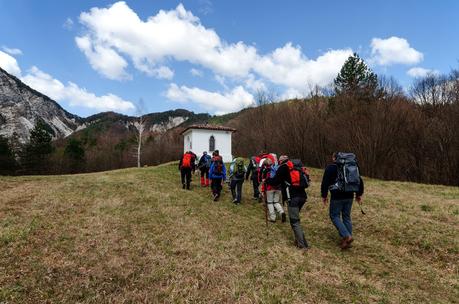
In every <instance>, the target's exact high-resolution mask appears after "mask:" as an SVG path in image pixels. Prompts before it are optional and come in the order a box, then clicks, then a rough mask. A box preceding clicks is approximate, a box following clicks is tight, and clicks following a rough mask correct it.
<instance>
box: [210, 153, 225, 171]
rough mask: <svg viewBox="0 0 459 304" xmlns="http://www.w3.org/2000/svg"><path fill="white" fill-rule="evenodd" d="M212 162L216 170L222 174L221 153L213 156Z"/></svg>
mask: <svg viewBox="0 0 459 304" xmlns="http://www.w3.org/2000/svg"><path fill="white" fill-rule="evenodd" d="M212 163H213V164H214V172H215V173H217V174H222V172H223V158H222V157H221V156H220V155H216V156H214V157H212Z"/></svg>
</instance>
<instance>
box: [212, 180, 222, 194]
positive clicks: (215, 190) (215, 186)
mask: <svg viewBox="0 0 459 304" xmlns="http://www.w3.org/2000/svg"><path fill="white" fill-rule="evenodd" d="M210 188H211V189H212V194H218V195H220V193H221V192H222V188H223V187H222V179H221V178H214V179H212V180H211V182H210Z"/></svg>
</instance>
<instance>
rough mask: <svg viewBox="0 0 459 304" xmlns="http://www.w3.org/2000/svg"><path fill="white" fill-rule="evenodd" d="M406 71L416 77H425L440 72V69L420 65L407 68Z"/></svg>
mask: <svg viewBox="0 0 459 304" xmlns="http://www.w3.org/2000/svg"><path fill="white" fill-rule="evenodd" d="M406 73H407V74H408V75H409V76H411V77H415V78H417V77H425V76H427V75H429V74H433V75H438V74H440V71H438V70H431V69H425V68H421V67H414V68H411V69H409V70H408V71H407V72H406Z"/></svg>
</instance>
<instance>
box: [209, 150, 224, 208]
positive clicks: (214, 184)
mask: <svg viewBox="0 0 459 304" xmlns="http://www.w3.org/2000/svg"><path fill="white" fill-rule="evenodd" d="M212 155H213V157H212V160H211V165H210V170H209V178H210V181H211V182H210V188H211V189H212V196H213V199H214V202H216V201H217V200H218V199H219V198H220V195H221V192H222V189H223V183H224V182H225V180H226V167H225V164H224V163H223V158H222V157H221V156H220V155H219V154H218V151H214V152H213V153H212Z"/></svg>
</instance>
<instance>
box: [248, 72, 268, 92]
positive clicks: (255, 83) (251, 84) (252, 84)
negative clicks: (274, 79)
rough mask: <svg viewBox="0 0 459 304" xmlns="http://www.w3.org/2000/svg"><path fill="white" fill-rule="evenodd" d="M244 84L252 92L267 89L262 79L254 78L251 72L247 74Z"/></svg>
mask: <svg viewBox="0 0 459 304" xmlns="http://www.w3.org/2000/svg"><path fill="white" fill-rule="evenodd" d="M245 86H246V87H247V88H249V89H250V90H252V91H254V92H257V91H266V90H267V89H268V88H267V87H266V84H265V83H264V82H263V81H262V80H260V79H256V78H255V75H253V74H249V75H248V76H247V79H246V80H245Z"/></svg>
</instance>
